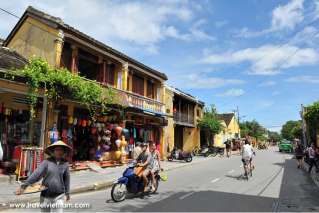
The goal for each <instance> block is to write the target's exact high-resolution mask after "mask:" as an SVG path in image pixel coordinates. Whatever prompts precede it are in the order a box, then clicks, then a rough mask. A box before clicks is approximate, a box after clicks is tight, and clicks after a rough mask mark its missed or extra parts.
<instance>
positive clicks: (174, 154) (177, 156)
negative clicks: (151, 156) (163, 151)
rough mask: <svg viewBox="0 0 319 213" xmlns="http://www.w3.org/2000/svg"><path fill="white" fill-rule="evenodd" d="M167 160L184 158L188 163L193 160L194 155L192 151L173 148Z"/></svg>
mask: <svg viewBox="0 0 319 213" xmlns="http://www.w3.org/2000/svg"><path fill="white" fill-rule="evenodd" d="M167 160H168V161H173V160H184V161H186V162H187V163H189V162H192V160H193V157H192V153H190V152H183V151H181V150H177V149H173V151H172V152H171V153H170V154H169V156H168V157H167Z"/></svg>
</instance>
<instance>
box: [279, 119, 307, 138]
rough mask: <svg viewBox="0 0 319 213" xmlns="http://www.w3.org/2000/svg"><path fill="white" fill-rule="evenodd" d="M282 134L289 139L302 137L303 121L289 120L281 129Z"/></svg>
mask: <svg viewBox="0 0 319 213" xmlns="http://www.w3.org/2000/svg"><path fill="white" fill-rule="evenodd" d="M281 136H282V137H283V138H285V139H287V140H293V139H294V138H299V139H300V138H301V136H302V123H301V121H287V122H286V123H285V124H284V125H283V126H282V129H281Z"/></svg>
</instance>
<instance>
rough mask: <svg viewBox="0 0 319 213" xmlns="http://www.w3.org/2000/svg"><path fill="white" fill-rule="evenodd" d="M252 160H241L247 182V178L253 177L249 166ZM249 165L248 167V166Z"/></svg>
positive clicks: (251, 168)
mask: <svg viewBox="0 0 319 213" xmlns="http://www.w3.org/2000/svg"><path fill="white" fill-rule="evenodd" d="M251 161H252V159H249V160H245V159H242V162H243V164H244V171H245V173H244V177H245V178H246V179H247V180H249V176H250V177H252V176H253V166H252V164H251ZM248 165H249V166H248Z"/></svg>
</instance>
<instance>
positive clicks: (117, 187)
mask: <svg viewBox="0 0 319 213" xmlns="http://www.w3.org/2000/svg"><path fill="white" fill-rule="evenodd" d="M136 165H137V164H136V162H132V163H131V164H129V165H128V167H127V168H126V169H125V171H124V172H123V176H122V177H120V178H119V179H118V180H117V181H115V182H114V184H113V186H112V190H111V197H112V200H113V201H114V202H121V201H124V200H125V198H126V195H127V194H128V193H130V194H138V193H141V192H143V191H144V183H143V179H142V178H141V177H138V176H137V175H135V173H134V168H135V167H136ZM160 179H161V177H160V175H159V173H155V180H156V183H155V190H154V191H152V192H150V193H151V194H154V193H156V192H157V189H158V186H159V181H160ZM148 184H149V186H148V187H149V188H151V184H152V181H151V179H149V181H148Z"/></svg>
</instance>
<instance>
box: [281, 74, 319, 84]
mask: <svg viewBox="0 0 319 213" xmlns="http://www.w3.org/2000/svg"><path fill="white" fill-rule="evenodd" d="M286 81H287V82H291V83H310V84H319V76H313V75H301V76H294V77H290V78H288V79H286Z"/></svg>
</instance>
